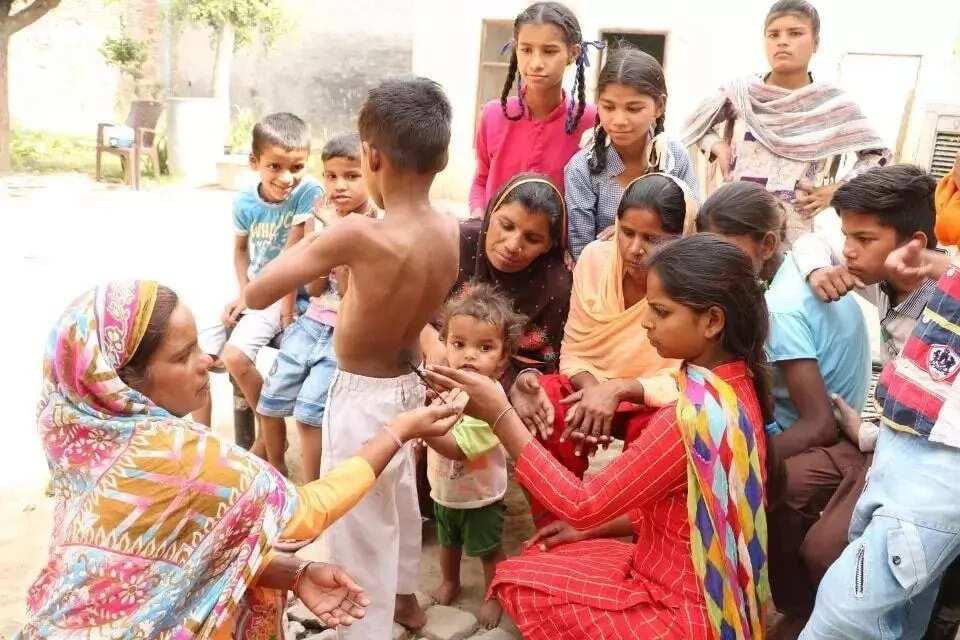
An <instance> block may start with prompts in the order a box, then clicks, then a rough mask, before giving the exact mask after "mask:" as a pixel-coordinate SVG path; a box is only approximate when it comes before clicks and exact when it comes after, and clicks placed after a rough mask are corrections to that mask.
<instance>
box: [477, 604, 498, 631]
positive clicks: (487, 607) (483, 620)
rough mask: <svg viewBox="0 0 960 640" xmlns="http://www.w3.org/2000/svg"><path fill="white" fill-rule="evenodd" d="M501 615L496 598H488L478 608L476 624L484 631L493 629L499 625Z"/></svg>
mask: <svg viewBox="0 0 960 640" xmlns="http://www.w3.org/2000/svg"><path fill="white" fill-rule="evenodd" d="M502 614H503V609H502V608H501V607H500V601H499V600H497V599H496V598H490V599H489V600H487V601H486V602H484V603H483V606H481V607H480V611H479V612H478V613H477V622H479V623H480V626H481V627H483V628H485V629H493V628H494V627H495V626H497V625H498V624H500V616H501V615H502Z"/></svg>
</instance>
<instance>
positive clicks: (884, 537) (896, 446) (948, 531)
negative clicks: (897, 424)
mask: <svg viewBox="0 0 960 640" xmlns="http://www.w3.org/2000/svg"><path fill="white" fill-rule="evenodd" d="M958 491H960V449H956V448H953V447H947V446H944V445H941V444H937V443H935V442H930V441H929V440H926V439H924V438H920V437H917V436H914V435H910V434H907V433H901V432H898V431H893V430H891V429H888V428H886V427H884V428H882V429H881V431H880V438H879V440H878V442H877V449H876V454H875V455H874V458H873V464H872V465H871V467H870V471H869V472H868V475H867V484H866V487H865V488H864V490H863V494H862V495H861V496H860V500H859V501H858V502H857V506H856V509H855V510H854V513H853V520H852V521H851V523H850V544H849V545H847V548H846V549H844V551H843V554H841V556H840V558H839V559H838V560H837V561H836V562H835V563H833V565H832V566H831V567H830V569H829V570H828V571H827V574H826V575H825V576H824V578H823V581H822V582H821V583H820V589H819V590H818V591H817V603H816V607H815V608H814V611H813V615H812V616H811V617H810V621H809V622H808V623H807V626H806V627H805V628H804V630H803V633H802V634H801V635H800V638H801V639H802V640H813V639H821V638H823V639H826V638H829V639H830V640H838V639H840V638H850V639H856V640H864V639H867V638H884V639H886V638H903V639H905V640H910V639H916V638H920V637H921V636H923V634H924V632H925V631H926V628H927V623H928V622H929V620H930V612H931V610H932V608H933V604H934V601H935V600H936V597H937V591H938V589H939V586H940V580H941V578H942V577H943V573H944V571H946V569H947V568H948V567H949V566H950V564H951V563H952V562H953V561H954V559H956V558H957V556H958V555H960V500H958V495H957V494H958Z"/></svg>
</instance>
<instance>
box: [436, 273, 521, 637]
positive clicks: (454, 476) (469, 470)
mask: <svg viewBox="0 0 960 640" xmlns="http://www.w3.org/2000/svg"><path fill="white" fill-rule="evenodd" d="M441 321H442V325H441V328H440V339H441V340H442V341H443V343H444V346H445V348H446V359H447V364H448V365H449V366H451V367H453V368H455V369H466V370H470V371H474V372H476V373H480V374H482V375H485V376H488V377H490V378H493V379H495V380H496V379H499V377H500V376H501V375H502V374H503V371H504V369H505V368H506V365H507V361H508V359H509V358H510V357H511V355H512V354H513V353H515V352H516V349H517V343H518V341H519V339H520V335H521V332H522V330H523V326H524V323H525V319H524V318H523V316H521V315H520V314H518V313H516V312H514V310H513V304H512V303H511V301H510V300H509V299H508V298H506V297H505V296H504V295H503V294H502V293H500V292H498V291H496V290H495V289H494V288H493V287H491V286H490V285H487V284H478V283H469V284H467V285H466V286H465V287H464V289H463V291H461V292H460V294H459V295H456V296H454V297H453V298H452V299H451V300H450V301H449V302H447V304H446V306H445V307H444V308H443V314H442V319H441ZM427 444H428V445H429V446H430V450H429V451H428V453H427V475H428V477H429V479H430V497H431V498H432V499H433V503H434V513H435V515H436V519H437V538H438V540H439V542H440V547H441V552H440V567H441V571H442V574H443V582H442V583H441V584H440V586H439V587H438V588H437V589H436V590H435V591H434V592H433V594H432V595H433V597H434V598H435V599H436V600H437V602H438V603H439V604H443V605H448V604H450V603H451V602H452V601H453V600H454V599H456V597H457V595H458V594H459V592H460V559H461V556H462V555H463V553H464V552H465V553H466V554H467V556H470V557H475V558H480V560H481V562H483V572H484V578H485V580H486V585H487V586H488V587H489V586H490V582H491V581H492V580H493V576H494V573H495V571H496V566H497V563H498V562H500V561H501V560H503V559H504V555H503V548H502V545H501V538H502V534H503V511H504V506H503V496H504V494H505V493H506V491H507V460H506V455H505V453H504V450H503V447H502V446H501V445H500V441H499V440H498V439H497V437H496V436H495V435H494V434H493V430H492V429H491V426H490V425H488V424H487V423H485V422H483V421H481V420H477V419H476V418H472V417H470V416H466V415H465V416H463V418H462V419H461V420H460V422H459V423H458V424H457V426H455V427H454V428H453V430H451V431H450V432H449V433H447V434H446V435H445V436H442V437H439V438H431V439H428V440H427ZM500 615H501V611H500V604H499V603H498V602H497V600H496V599H495V598H494V599H490V600H487V601H486V602H484V604H483V606H482V607H481V609H480V612H479V615H478V616H477V617H478V619H479V621H480V623H481V624H482V625H484V626H486V627H488V628H492V627H495V626H496V625H497V624H498V623H499V621H500Z"/></svg>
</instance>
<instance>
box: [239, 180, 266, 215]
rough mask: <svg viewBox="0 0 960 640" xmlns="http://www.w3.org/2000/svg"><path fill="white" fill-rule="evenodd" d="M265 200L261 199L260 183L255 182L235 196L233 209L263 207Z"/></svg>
mask: <svg viewBox="0 0 960 640" xmlns="http://www.w3.org/2000/svg"><path fill="white" fill-rule="evenodd" d="M262 204H263V200H261V199H260V181H259V180H258V181H255V182H253V183H252V184H248V185H247V186H246V187H244V188H243V189H241V190H240V191H238V192H237V194H236V195H235V196H233V207H234V209H237V208H241V207H242V208H249V207H252V206H261V205H262Z"/></svg>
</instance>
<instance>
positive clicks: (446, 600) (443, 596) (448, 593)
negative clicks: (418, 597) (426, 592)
mask: <svg viewBox="0 0 960 640" xmlns="http://www.w3.org/2000/svg"><path fill="white" fill-rule="evenodd" d="M459 595H460V583H459V582H453V581H451V580H444V581H443V582H441V583H440V586H439V587H437V588H436V589H434V590H433V591H431V592H430V597H432V598H433V599H434V600H436V601H437V604H439V605H443V606H444V607H446V606H447V605H449V604H450V603H451V602H453V601H454V600H456V599H457V596H459Z"/></svg>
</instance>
